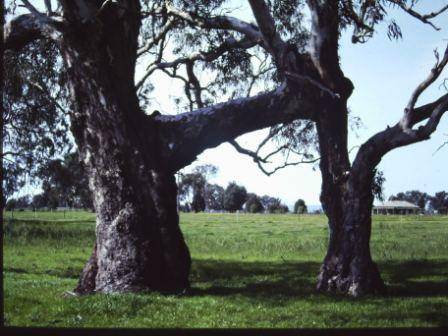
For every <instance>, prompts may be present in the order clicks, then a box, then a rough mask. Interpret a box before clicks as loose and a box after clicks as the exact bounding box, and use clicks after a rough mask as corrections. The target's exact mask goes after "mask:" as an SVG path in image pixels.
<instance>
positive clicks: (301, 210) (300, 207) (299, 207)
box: [294, 198, 308, 215]
mask: <svg viewBox="0 0 448 336" xmlns="http://www.w3.org/2000/svg"><path fill="white" fill-rule="evenodd" d="M294 213H295V214H300V215H303V214H306V213H308V208H307V206H306V203H305V201H304V200H303V199H301V198H299V199H298V200H297V201H296V203H294Z"/></svg>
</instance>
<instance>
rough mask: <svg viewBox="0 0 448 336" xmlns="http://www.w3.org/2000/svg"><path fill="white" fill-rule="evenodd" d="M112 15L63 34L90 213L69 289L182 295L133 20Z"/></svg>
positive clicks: (182, 266) (171, 213)
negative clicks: (83, 260) (141, 97)
mask: <svg viewBox="0 0 448 336" xmlns="http://www.w3.org/2000/svg"><path fill="white" fill-rule="evenodd" d="M119 15H120V14H119V12H116V13H115V15H114V13H109V15H108V16H107V18H108V19H107V20H110V21H109V22H102V24H101V25H99V24H95V23H92V24H91V25H90V26H89V25H86V26H85V27H84V29H83V31H82V32H81V33H80V31H79V30H78V31H77V33H76V34H73V35H71V34H70V33H69V32H67V33H66V35H65V36H64V39H63V44H62V50H63V57H64V61H65V63H66V65H67V68H68V72H69V85H70V90H71V94H72V96H73V101H74V102H75V107H74V113H73V114H72V116H71V125H72V132H73V134H74V136H75V139H76V141H77V145H78V147H79V151H80V154H81V156H82V157H83V159H84V162H85V164H86V166H87V167H88V171H89V179H90V188H91V190H92V192H93V194H94V204H95V209H96V213H97V223H96V244H95V248H94V251H93V254H92V256H91V258H90V260H89V262H88V263H87V265H86V267H85V269H84V271H83V274H82V276H81V278H80V282H79V284H78V287H77V288H76V291H77V292H78V293H88V292H92V291H96V292H123V291H141V290H162V291H182V290H184V289H186V288H188V286H189V281H188V273H189V267H190V255H189V252H188V248H187V246H186V244H185V242H184V239H183V236H182V233H181V231H180V229H179V219H178V215H177V209H176V193H177V186H176V183H175V179H174V172H173V171H170V170H169V169H167V167H166V166H165V165H164V161H163V160H161V155H160V152H159V151H158V150H157V147H158V139H157V137H156V133H157V131H156V128H155V126H154V123H151V122H150V121H148V117H147V116H146V115H145V114H144V113H143V112H142V111H141V110H140V108H139V105H138V101H137V97H136V94H135V88H134V78H133V75H134V67H135V59H136V58H135V53H136V48H137V34H138V29H139V20H136V19H135V18H132V17H130V18H128V19H126V18H123V17H117V16H119ZM119 19H121V20H119ZM133 19H134V20H133ZM112 22H113V23H114V24H112Z"/></svg>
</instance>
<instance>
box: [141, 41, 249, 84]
mask: <svg viewBox="0 0 448 336" xmlns="http://www.w3.org/2000/svg"><path fill="white" fill-rule="evenodd" d="M255 45H256V43H254V42H253V41H251V40H248V39H245V38H243V39H241V40H236V39H235V38H233V37H230V38H228V39H227V40H225V41H224V42H223V43H222V44H221V45H220V46H218V47H217V48H215V49H213V50H210V51H207V52H204V51H198V52H195V53H193V54H191V55H189V56H187V57H180V58H178V59H176V60H174V61H171V62H158V63H153V64H151V65H150V66H149V67H148V69H147V71H146V73H145V74H144V75H143V77H142V78H141V79H140V81H139V82H138V83H137V84H136V87H137V88H139V87H141V86H142V85H143V84H144V83H145V81H146V80H147V79H148V77H149V76H150V75H151V74H152V73H153V72H154V71H156V70H158V69H167V68H174V69H175V68H177V67H178V66H179V65H180V64H187V63H191V62H196V61H203V62H212V61H214V60H215V59H217V58H219V57H221V56H222V55H223V54H225V53H226V52H228V51H229V50H231V49H235V48H242V49H249V48H252V47H254V46H255Z"/></svg>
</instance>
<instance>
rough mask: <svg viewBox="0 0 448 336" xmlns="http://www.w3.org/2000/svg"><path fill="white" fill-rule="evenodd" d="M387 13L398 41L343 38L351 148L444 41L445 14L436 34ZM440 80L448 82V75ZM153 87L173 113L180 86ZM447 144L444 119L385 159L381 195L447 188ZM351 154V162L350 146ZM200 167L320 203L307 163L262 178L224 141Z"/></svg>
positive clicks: (391, 114) (447, 37)
mask: <svg viewBox="0 0 448 336" xmlns="http://www.w3.org/2000/svg"><path fill="white" fill-rule="evenodd" d="M234 3H236V4H237V5H238V6H237V7H239V10H238V11H237V12H234V13H232V15H234V16H238V17H240V18H242V19H244V20H249V21H253V18H252V16H251V13H250V10H248V8H247V2H246V1H239V0H235V1H234ZM446 3H447V1H446V0H431V1H430V0H422V1H420V4H421V7H422V8H424V9H425V12H429V11H432V10H436V9H439V8H440V7H442V5H444V4H446ZM390 13H391V14H392V15H390V17H391V18H392V17H393V18H395V19H396V21H397V22H398V24H399V25H400V26H401V28H402V32H403V39H401V40H398V41H395V40H394V41H390V40H389V39H388V38H387V36H386V25H385V24H382V25H380V26H379V27H378V29H377V33H376V34H375V36H374V38H372V39H371V40H370V41H369V42H368V43H367V44H362V45H359V44H357V45H353V44H351V42H350V32H349V31H348V32H346V33H344V34H343V37H342V39H341V50H340V55H341V64H342V68H343V70H344V72H345V74H346V76H347V77H349V78H350V79H351V80H352V81H353V83H354V85H355V91H354V93H353V95H352V96H351V98H350V100H349V105H350V108H351V110H352V113H353V115H355V116H359V117H361V120H362V121H363V124H364V127H362V128H361V129H359V130H357V131H356V133H357V134H358V136H359V137H357V136H356V135H355V134H354V133H353V132H352V133H351V134H350V137H349V143H350V145H349V148H351V147H353V146H356V145H360V144H362V143H363V142H364V141H365V140H366V139H368V138H369V137H370V136H372V135H373V134H375V133H376V132H378V131H381V130H383V129H384V128H385V127H386V125H393V124H395V123H396V122H397V121H398V120H399V118H400V117H401V115H402V111H403V108H404V107H405V106H406V104H407V101H408V100H409V97H410V95H411V93H412V91H413V90H414V88H415V87H416V86H417V85H418V84H419V83H420V82H421V81H422V80H423V79H424V78H426V76H427V75H428V73H429V71H430V69H431V67H432V66H433V64H434V60H435V59H434V56H433V50H434V49H435V48H438V49H439V51H440V52H441V53H442V52H443V51H444V45H446V44H447V43H448V24H447V22H448V20H447V18H448V17H447V16H448V14H444V15H443V16H442V17H441V18H438V19H437V20H435V21H434V22H435V23H436V24H437V25H438V26H439V27H441V28H442V30H441V31H435V30H434V29H433V28H431V27H430V26H429V25H425V24H422V23H421V22H420V21H417V20H416V19H414V18H412V17H410V16H409V15H405V14H403V13H401V12H400V11H398V10H391V11H390ZM141 70H142V68H138V69H137V74H136V77H137V78H139V77H140V76H141ZM441 77H442V78H445V77H448V70H445V72H444V74H442V76H441ZM441 82H442V81H441V80H439V81H438V82H437V83H435V84H434V85H433V86H432V87H431V88H430V89H429V90H427V92H426V93H425V94H424V95H423V96H422V98H421V99H420V101H419V102H418V103H417V106H418V105H420V104H424V103H426V102H429V101H431V100H434V99H435V98H437V97H439V96H440V95H442V94H443V90H444V89H443V88H440V87H439V86H440V84H441ZM155 83H156V84H157V85H156V89H155V91H154V93H153V96H154V98H155V99H156V100H157V102H158V106H157V108H158V109H160V111H162V113H175V112H176V111H175V107H174V105H173V104H172V102H170V97H171V96H176V95H178V93H179V92H181V91H179V90H182V88H181V87H180V86H179V85H178V84H176V82H174V81H173V80H171V79H169V78H167V77H166V76H165V75H162V74H157V75H156V79H155ZM264 134H266V130H264V131H257V132H254V133H250V134H246V135H244V136H241V137H239V138H238V139H237V140H238V142H239V143H240V144H241V145H244V146H246V147H248V148H252V149H255V147H256V146H257V144H258V142H259V141H260V139H261V138H262V137H263V135H264ZM447 140H448V117H447V116H445V117H444V118H443V119H442V121H441V123H440V125H439V128H438V130H437V131H436V133H435V134H434V135H433V136H432V139H431V140H429V141H425V142H423V143H418V144H414V145H410V146H408V147H404V148H399V149H396V150H394V151H392V152H391V153H389V154H387V155H386V156H385V157H384V158H383V160H382V162H381V163H380V165H379V168H380V169H381V170H382V171H383V172H384V174H385V177H386V182H385V195H386V197H389V196H390V195H392V194H396V193H398V192H400V191H406V190H411V189H418V190H421V191H425V192H428V193H430V194H433V193H435V192H437V191H440V190H448V174H447V167H448V146H446V147H444V148H443V149H441V150H440V151H439V152H437V153H435V154H434V152H435V151H436V149H437V148H438V147H439V146H440V145H441V144H442V143H444V142H445V141H447ZM351 154H352V155H351V157H353V156H354V155H355V154H356V149H355V150H353V151H352V153H351ZM205 163H209V164H214V165H216V166H218V168H219V173H218V175H217V176H216V177H215V178H213V179H212V180H211V182H213V183H218V184H220V185H223V186H224V187H225V186H226V185H227V184H228V183H229V182H230V181H236V182H237V183H239V184H241V185H244V186H245V187H246V189H247V190H248V191H250V192H254V193H257V194H259V195H264V194H268V195H271V196H275V197H279V198H281V199H282V200H283V202H285V203H286V204H287V205H289V206H292V204H294V202H295V201H296V200H297V199H298V198H303V199H304V200H305V201H306V203H307V204H309V205H317V204H320V202H319V194H320V188H321V177H320V172H319V169H316V170H313V166H312V165H306V164H303V165H300V166H292V167H288V168H285V169H283V170H280V171H278V172H277V173H275V174H274V175H272V176H270V177H267V176H266V175H264V174H263V173H262V172H261V171H260V170H259V169H258V168H257V166H256V164H255V163H254V162H253V161H252V159H251V158H249V157H247V156H244V155H242V154H239V153H237V152H236V151H235V149H234V148H233V147H232V146H230V145H229V144H222V145H220V146H218V147H216V148H214V149H210V150H207V151H205V152H204V153H202V154H201V155H200V156H199V157H198V160H197V161H196V162H195V163H193V164H192V165H191V166H190V167H187V168H186V170H189V169H191V168H192V167H194V166H196V165H199V164H205ZM34 191H37V190H36V189H34V188H31V189H30V188H26V190H22V192H21V193H20V194H22V193H30V192H33V193H34Z"/></svg>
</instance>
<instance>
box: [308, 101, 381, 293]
mask: <svg viewBox="0 0 448 336" xmlns="http://www.w3.org/2000/svg"><path fill="white" fill-rule="evenodd" d="M347 114H348V113H347V108H346V103H345V102H342V101H341V102H339V104H333V106H332V107H331V109H330V108H329V109H328V110H326V109H324V110H323V112H322V115H321V118H320V119H319V120H318V122H317V130H318V136H319V146H320V151H321V157H322V159H321V162H320V168H321V173H322V192H321V202H322V205H323V209H324V212H325V214H326V215H327V217H328V225H329V242H328V250H327V254H326V256H325V258H324V261H323V264H322V266H321V269H320V273H319V277H318V284H317V288H318V290H320V291H327V292H334V293H337V292H339V293H345V294H349V295H352V296H360V295H364V294H368V293H374V292H378V291H380V290H382V289H383V288H384V285H383V282H382V280H381V277H380V274H379V271H378V268H377V267H376V265H375V263H374V262H373V261H372V258H371V255H370V246H369V242H370V231H371V211H372V204H373V195H372V183H373V177H374V172H373V169H372V168H371V167H367V166H366V167H363V168H364V169H361V170H359V171H353V169H351V167H350V162H349V159H348V152H347V117H346V116H347Z"/></svg>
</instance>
